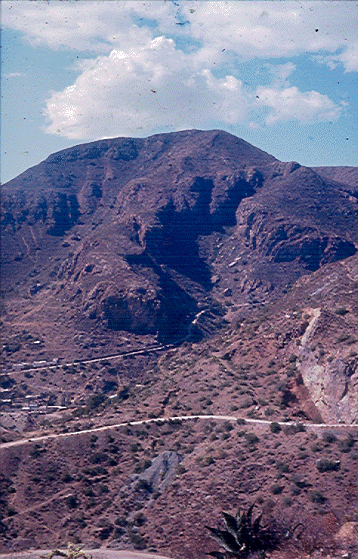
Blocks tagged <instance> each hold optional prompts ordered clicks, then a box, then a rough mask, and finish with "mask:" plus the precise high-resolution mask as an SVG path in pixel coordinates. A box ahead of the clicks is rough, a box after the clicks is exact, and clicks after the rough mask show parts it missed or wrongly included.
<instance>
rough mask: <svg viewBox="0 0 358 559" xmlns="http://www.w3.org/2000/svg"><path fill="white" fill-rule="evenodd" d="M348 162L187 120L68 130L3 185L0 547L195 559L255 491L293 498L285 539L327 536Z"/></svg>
mask: <svg viewBox="0 0 358 559" xmlns="http://www.w3.org/2000/svg"><path fill="white" fill-rule="evenodd" d="M356 176H357V170H356V169H354V168H332V167H326V168H315V169H310V168H307V167H303V166H300V165H299V163H296V162H290V163H282V162H280V161H278V160H276V159H275V158H274V157H272V156H270V155H268V154H266V153H264V152H262V151H261V150H259V149H257V148H255V147H253V146H251V145H250V144H248V143H246V142H244V141H243V140H241V139H239V138H236V137H234V136H231V135H230V134H228V133H226V132H221V131H217V130H215V131H208V132H202V131H197V130H191V131H185V132H178V133H172V134H162V135H156V136H152V137H150V138H146V139H130V138H117V139H111V140H101V141H98V142H93V143H91V144H85V145H82V146H77V147H75V148H70V149H67V150H64V151H62V152H59V153H57V154H54V155H52V156H50V157H49V158H48V159H47V160H46V161H44V162H43V163H41V164H40V165H38V166H36V167H33V168H32V169H29V170H28V171H26V172H25V173H23V174H22V175H20V176H19V177H17V178H16V179H14V180H12V181H10V182H9V183H7V184H6V185H4V187H3V199H2V227H3V233H2V235H3V237H2V238H3V249H2V259H3V260H2V278H3V279H2V302H3V312H2V329H3V333H4V334H3V348H2V349H3V351H2V364H3V375H2V377H1V389H2V410H3V414H2V418H1V429H2V444H0V452H1V455H2V464H3V471H2V475H1V479H0V481H1V485H2V493H3V497H2V500H1V503H0V504H1V510H2V521H1V525H0V529H1V534H2V544H1V547H0V550H1V552H7V551H16V550H24V549H29V548H31V547H38V548H43V547H51V546H52V547H54V546H58V545H60V544H66V542H67V541H68V540H71V541H77V542H78V541H81V542H83V543H84V544H85V545H86V546H92V547H93V546H99V545H101V546H108V547H110V548H113V549H147V550H152V551H153V552H154V551H155V550H156V551H157V552H158V553H161V554H162V555H166V556H170V557H173V558H175V559H181V558H183V559H184V558H185V559H202V558H204V557H205V554H206V553H207V552H209V551H212V550H214V549H217V547H215V543H214V542H212V540H210V538H209V535H208V531H207V530H206V529H205V526H206V525H210V526H215V525H217V523H218V522H219V520H220V517H221V511H222V510H230V511H235V510H236V509H237V507H238V506H243V507H246V506H249V505H250V504H251V503H253V502H256V504H257V507H258V508H261V509H262V510H264V512H265V514H267V515H268V514H272V515H274V516H275V517H276V520H277V521H278V520H279V521H280V522H281V527H282V526H284V525H285V522H286V521H288V520H289V519H290V518H291V519H292V521H293V519H294V518H295V517H297V516H298V517H299V518H300V519H302V523H303V524H304V525H305V529H306V531H305V533H304V534H305V535H303V536H302V538H301V540H300V542H296V543H295V545H296V551H295V554H296V555H295V556H296V557H298V556H299V554H302V555H304V554H305V553H306V554H307V553H311V552H313V551H314V550H319V549H322V550H323V551H321V552H320V553H321V556H326V555H327V554H328V553H333V549H334V546H335V545H336V546H338V549H341V548H340V547H339V546H340V545H341V544H338V543H337V542H336V544H334V539H333V534H334V532H336V531H337V530H338V529H339V527H340V526H342V525H343V524H345V523H346V522H348V521H349V522H358V517H357V511H356V501H357V498H358V482H357V477H356V469H357V460H358V454H357V449H356V440H357V437H358V426H357V425H358V390H357V387H358V358H357V355H358V340H357V332H358V253H357V248H358V206H357V204H358V196H357V185H356V181H355V178H356ZM183 416H185V417H187V416H188V417H189V419H181V418H182V417H183ZM194 416H207V417H206V418H205V417H202V418H196V419H195V417H194ZM210 416H213V417H210ZM160 418H163V419H165V418H166V419H167V421H165V422H160V421H157V419H160ZM170 418H172V419H170ZM175 418H176V419H175ZM133 421H137V422H139V423H138V424H137V425H135V424H132V425H129V423H132V422H133ZM140 422H144V423H140ZM111 425H118V427H112V428H111V427H110V426H111ZM101 426H103V427H107V426H108V428H105V429H103V430H100V431H96V430H95V429H98V428H100V427H101ZM82 431H86V432H83V433H82ZM66 433H67V434H66ZM55 435H60V436H58V437H56V436H55ZM46 436H48V437H47V438H46ZM38 437H40V439H39V440H38V441H37V440H36V439H37V438H38ZM41 437H42V438H41ZM44 437H45V438H44ZM16 441H18V442H17V443H16ZM11 442H13V443H14V444H13V445H10V444H8V443H11ZM315 523H316V524H315ZM312 525H315V526H316V528H315V532H316V533H317V537H315V538H313V537H311V536H312V534H311V536H310V535H309V529H310V526H312ZM305 538H306V539H305ZM310 538H311V540H310ZM309 541H311V543H309ZM342 545H343V548H344V545H346V547H345V548H344V549H343V548H342V549H343V551H347V549H348V547H349V546H348V544H342ZM349 545H351V546H353V544H349ZM297 546H298V547H297ZM310 546H311V547H310ZM347 546H348V547H347ZM352 549H353V547H352ZM330 550H331V551H330ZM337 552H338V551H337ZM282 553H283V552H282ZM285 553H286V551H285ZM287 553H288V551H287ZM352 557H353V556H352Z"/></svg>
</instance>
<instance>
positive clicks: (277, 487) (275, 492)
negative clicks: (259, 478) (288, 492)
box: [270, 483, 284, 495]
mask: <svg viewBox="0 0 358 559" xmlns="http://www.w3.org/2000/svg"><path fill="white" fill-rule="evenodd" d="M283 490H284V487H283V485H279V484H277V483H274V485H271V487H270V491H271V493H272V494H273V495H280V493H282V491H283Z"/></svg>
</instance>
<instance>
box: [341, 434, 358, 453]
mask: <svg viewBox="0 0 358 559" xmlns="http://www.w3.org/2000/svg"><path fill="white" fill-rule="evenodd" d="M354 442H355V441H354V439H353V437H352V435H351V434H349V435H348V437H346V438H345V439H340V440H339V441H338V443H337V446H338V448H339V450H340V451H341V452H350V451H351V450H352V448H353V445H354Z"/></svg>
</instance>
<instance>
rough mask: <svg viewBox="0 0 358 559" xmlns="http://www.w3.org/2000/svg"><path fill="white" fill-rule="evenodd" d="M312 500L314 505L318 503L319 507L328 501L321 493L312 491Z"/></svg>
mask: <svg viewBox="0 0 358 559" xmlns="http://www.w3.org/2000/svg"><path fill="white" fill-rule="evenodd" d="M310 499H311V501H312V503H316V504H317V505H323V504H324V503H325V502H326V501H327V499H326V497H324V496H323V495H322V493H320V492H319V491H311V493H310Z"/></svg>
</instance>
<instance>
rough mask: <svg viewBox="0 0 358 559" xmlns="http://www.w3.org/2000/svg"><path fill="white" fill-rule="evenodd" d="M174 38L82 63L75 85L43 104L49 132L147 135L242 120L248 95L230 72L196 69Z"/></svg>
mask: <svg viewBox="0 0 358 559" xmlns="http://www.w3.org/2000/svg"><path fill="white" fill-rule="evenodd" d="M194 66H195V65H193V64H192V60H191V58H190V56H189V55H187V54H185V53H183V52H182V51H177V50H176V49H175V44H174V41H173V40H171V39H166V38H164V37H159V38H156V39H154V40H152V41H150V42H149V43H148V45H146V47H143V48H139V49H131V50H129V51H127V52H125V51H119V50H113V51H112V52H111V53H110V54H109V55H108V56H99V57H97V58H96V59H95V60H92V61H86V64H85V65H84V69H83V72H82V73H81V75H80V76H79V77H78V78H77V80H76V81H75V83H74V84H73V85H71V86H69V87H67V88H65V89H64V90H63V91H60V92H53V93H52V95H51V97H50V99H49V100H48V102H47V108H46V116H47V117H48V119H49V120H50V121H51V124H50V125H49V126H48V127H47V128H46V131H47V132H49V133H55V134H56V133H57V134H60V135H64V136H67V137H68V138H72V139H85V138H87V139H88V138H93V137H98V133H99V131H100V134H101V135H102V136H103V137H105V136H120V135H133V134H139V135H142V134H145V133H147V132H150V131H151V130H152V129H153V127H155V128H160V127H169V126H170V127H171V129H173V130H178V129H185V128H190V127H206V126H208V125H210V123H212V122H226V123H229V124H232V123H237V122H239V121H242V120H243V119H244V118H245V116H246V113H247V106H248V103H247V95H245V93H244V92H243V89H242V83H241V82H240V80H238V79H237V78H235V77H234V76H227V77H226V78H221V79H217V78H215V77H214V76H213V74H212V73H211V71H210V70H209V69H205V68H204V69H201V70H199V71H198V70H197V69H196V68H195V67H194Z"/></svg>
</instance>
